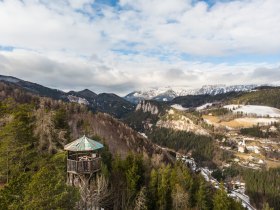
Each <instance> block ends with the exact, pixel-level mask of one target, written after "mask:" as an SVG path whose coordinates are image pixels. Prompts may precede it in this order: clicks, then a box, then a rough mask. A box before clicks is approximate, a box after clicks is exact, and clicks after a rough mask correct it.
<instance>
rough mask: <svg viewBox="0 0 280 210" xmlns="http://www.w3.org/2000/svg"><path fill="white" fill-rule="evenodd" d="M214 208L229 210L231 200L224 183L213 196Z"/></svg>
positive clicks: (215, 209) (216, 209)
mask: <svg viewBox="0 0 280 210" xmlns="http://www.w3.org/2000/svg"><path fill="white" fill-rule="evenodd" d="M213 204H214V208H213V209H214V210H229V209H230V200H229V198H228V196H227V193H226V191H225V189H224V185H223V183H222V184H220V188H219V189H218V190H217V191H216V193H215V195H214V198H213Z"/></svg>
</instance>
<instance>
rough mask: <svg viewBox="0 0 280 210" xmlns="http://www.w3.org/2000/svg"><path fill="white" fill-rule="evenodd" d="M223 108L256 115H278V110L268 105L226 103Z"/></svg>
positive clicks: (279, 111)
mask: <svg viewBox="0 0 280 210" xmlns="http://www.w3.org/2000/svg"><path fill="white" fill-rule="evenodd" d="M224 108H227V109H230V110H232V111H233V112H235V113H237V112H242V113H244V114H249V115H250V114H251V115H257V116H258V117H277V118H278V117H280V110H279V109H276V108H274V107H269V106H258V105H235V104H231V105H227V106H224Z"/></svg>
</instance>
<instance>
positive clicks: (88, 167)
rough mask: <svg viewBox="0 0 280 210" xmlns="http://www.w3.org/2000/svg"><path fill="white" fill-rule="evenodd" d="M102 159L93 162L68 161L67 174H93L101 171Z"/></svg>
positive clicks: (98, 158) (95, 159)
mask: <svg viewBox="0 0 280 210" xmlns="http://www.w3.org/2000/svg"><path fill="white" fill-rule="evenodd" d="M100 164H101V158H100V157H97V158H94V159H92V160H79V161H76V160H71V159H67V172H73V173H82V174H87V173H93V172H95V171H98V170H100V167H101V165H100Z"/></svg>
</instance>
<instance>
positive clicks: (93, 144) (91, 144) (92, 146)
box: [64, 135, 104, 152]
mask: <svg viewBox="0 0 280 210" xmlns="http://www.w3.org/2000/svg"><path fill="white" fill-rule="evenodd" d="M103 147H104V146H103V144H101V143H99V142H97V141H94V140H92V139H90V138H88V137H86V136H85V135H84V136H83V137H81V138H79V139H77V140H75V141H73V142H71V143H69V144H66V145H65V146H64V150H67V151H73V152H79V151H94V150H98V149H101V148H103Z"/></svg>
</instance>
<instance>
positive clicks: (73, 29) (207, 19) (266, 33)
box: [0, 0, 280, 93]
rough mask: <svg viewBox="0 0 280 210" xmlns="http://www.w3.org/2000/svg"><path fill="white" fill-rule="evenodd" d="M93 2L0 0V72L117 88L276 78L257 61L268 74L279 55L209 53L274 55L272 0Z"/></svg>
mask: <svg viewBox="0 0 280 210" xmlns="http://www.w3.org/2000/svg"><path fill="white" fill-rule="evenodd" d="M93 2H94V1H93V0H81V1H77V0H61V1H47V0H42V1H37V0H22V1H17V0H6V1H0V34H1V35H0V46H12V47H15V50H14V51H11V52H5V51H0V74H8V75H14V76H18V77H22V78H24V79H26V80H32V81H35V82H38V83H42V84H45V85H49V86H52V87H57V88H63V89H72V88H73V86H74V88H75V89H78V88H83V87H91V88H93V90H94V91H97V92H100V91H115V92H119V93H124V92H127V91H130V90H132V89H137V88H142V87H144V86H163V85H187V86H200V85H203V84H215V83H228V84H230V83H231V84H241V83H248V82H249V83H254V82H257V83H269V82H275V81H274V79H275V78H274V77H265V76H263V74H261V73H260V72H259V71H261V72H262V73H263V72H265V71H269V72H272V75H273V74H274V73H273V72H276V71H277V69H279V62H280V61H279V62H274V63H271V62H269V61H267V62H264V63H260V62H258V61H255V62H252V61H250V62H249V63H244V61H242V62H241V63H239V62H234V61H233V62H231V60H229V61H230V64H229V63H222V64H214V63H215V62H214V61H213V62H212V63H211V61H212V60H213V58H216V57H223V56H229V59H230V56H240V55H248V56H250V57H252V58H254V56H255V55H258V56H260V55H263V56H269V55H274V56H275V55H279V54H280V39H279V38H278V35H279V34H280V25H279V22H280V13H279V11H280V4H279V1H278V0H254V1H251V0H244V1H230V2H219V3H216V4H214V5H213V6H212V7H209V6H208V5H207V4H206V3H204V2H202V1H199V2H196V3H193V0H172V1H171V0H121V1H120V2H119V5H118V8H113V7H110V6H105V5H100V4H94V6H91V5H92V3H93ZM97 7H98V9H97ZM119 8H121V10H120V9H119ZM0 50H1V48H0ZM181 54H187V55H188V56H189V57H193V56H194V57H196V56H197V59H192V60H190V61H188V56H187V58H182V56H181ZM163 57H166V58H163ZM200 58H208V59H206V60H209V62H201V61H199V60H200ZM225 58H226V57H225ZM255 69H262V70H258V71H257V70H255ZM177 74H178V77H177V78H176V75H177ZM179 75H180V76H179ZM171 78H172V80H171ZM229 78H230V79H229ZM277 80H278V79H277Z"/></svg>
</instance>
